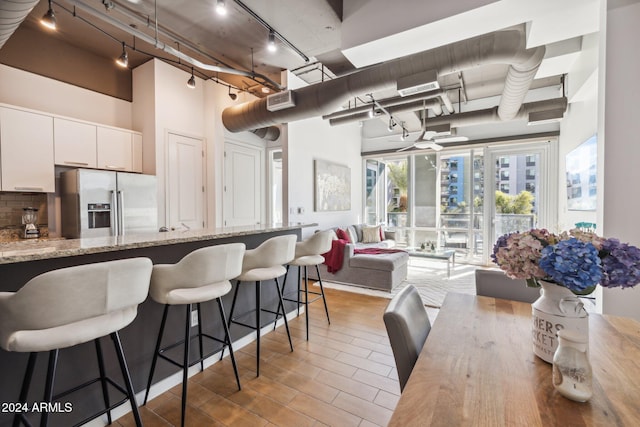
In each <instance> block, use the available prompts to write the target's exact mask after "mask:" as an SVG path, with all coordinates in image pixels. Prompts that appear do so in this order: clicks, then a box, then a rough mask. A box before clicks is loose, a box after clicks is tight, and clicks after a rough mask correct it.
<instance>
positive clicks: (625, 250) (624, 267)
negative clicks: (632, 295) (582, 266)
mask: <svg viewBox="0 0 640 427" xmlns="http://www.w3.org/2000/svg"><path fill="white" fill-rule="evenodd" d="M602 252H603V253H604V257H603V258H602V268H603V270H604V277H603V278H602V281H601V282H600V284H601V285H602V286H605V287H608V288H613V287H617V286H620V287H623V288H630V287H632V286H635V285H636V284H637V283H640V249H638V248H637V247H635V246H630V245H628V244H627V243H620V241H619V240H618V239H613V238H612V239H607V240H605V241H604V243H603V244H602Z"/></svg>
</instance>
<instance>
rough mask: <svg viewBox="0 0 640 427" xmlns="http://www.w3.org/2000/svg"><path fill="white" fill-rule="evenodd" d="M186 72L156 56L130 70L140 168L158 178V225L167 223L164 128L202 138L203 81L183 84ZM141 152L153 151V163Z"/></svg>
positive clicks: (165, 130)
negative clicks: (140, 140)
mask: <svg viewBox="0 0 640 427" xmlns="http://www.w3.org/2000/svg"><path fill="white" fill-rule="evenodd" d="M190 75H191V74H190V73H187V72H185V71H182V70H180V69H177V68H176V67H173V66H171V65H169V64H166V63H164V62H162V61H160V60H157V59H153V60H151V61H148V62H147V63H145V64H144V65H142V66H140V67H138V68H136V69H135V70H134V71H133V86H134V92H133V111H134V112H133V115H134V117H135V122H136V124H139V125H142V126H143V128H142V129H141V131H142V138H143V168H144V172H146V173H155V175H156V177H157V179H158V206H159V209H158V224H159V225H167V224H166V222H167V208H168V206H167V204H166V191H167V182H166V177H167V174H166V167H167V158H166V154H167V140H168V138H167V134H168V132H169V131H171V132H176V133H179V134H181V135H186V136H189V137H192V138H200V139H202V138H204V108H203V106H204V85H203V82H202V80H200V79H197V80H196V82H197V84H196V87H195V88H194V89H190V88H189V87H187V80H188V79H189V77H190ZM149 99H152V100H153V101H152V102H149ZM145 152H147V153H148V154H149V153H154V154H155V163H153V162H152V161H151V160H150V159H151V158H150V157H149V156H148V155H147V157H146V161H145V157H144V153H145ZM154 166H155V169H152V168H153V167H154Z"/></svg>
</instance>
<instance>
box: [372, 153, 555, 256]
mask: <svg viewBox="0 0 640 427" xmlns="http://www.w3.org/2000/svg"><path fill="white" fill-rule="evenodd" d="M365 165H366V184H365V194H366V196H365V197H366V199H365V218H366V221H367V222H368V223H370V224H375V223H381V222H386V224H387V226H388V227H390V228H394V229H395V230H396V237H397V244H398V246H400V247H425V248H426V247H429V248H430V247H431V246H433V247H434V248H435V249H436V250H449V249H450V250H455V251H456V253H457V254H458V258H457V259H460V260H465V261H467V262H472V263H478V264H488V263H489V262H490V259H489V256H490V254H491V250H492V248H493V243H494V242H495V240H496V238H497V237H498V236H500V235H502V234H504V233H508V232H511V231H517V230H524V229H528V228H532V227H548V228H552V225H553V224H555V222H556V219H555V218H556V215H557V214H556V210H557V209H556V199H557V193H556V190H555V186H554V185H553V183H555V182H557V175H556V172H555V171H556V170H557V161H556V160H555V152H554V147H553V145H552V144H551V143H550V142H549V141H543V142H538V143H528V144H510V145H506V144H504V145H496V146H478V147H473V148H465V149H458V150H446V149H445V150H442V151H440V152H437V153H436V152H433V151H427V152H422V153H417V154H412V155H405V156H402V157H397V156H393V157H388V158H382V159H376V160H373V159H367V160H366V161H365ZM383 218H384V219H383ZM487 218H488V219H489V220H486V219H487Z"/></svg>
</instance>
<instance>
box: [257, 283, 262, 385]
mask: <svg viewBox="0 0 640 427" xmlns="http://www.w3.org/2000/svg"><path fill="white" fill-rule="evenodd" d="M261 289H262V282H260V281H258V282H256V334H257V339H256V341H257V342H256V345H257V346H258V347H257V350H256V358H257V360H256V376H257V377H259V376H260V332H261V330H260V329H261V327H260V312H261V311H262V304H261V303H260V294H261V292H260V291H261Z"/></svg>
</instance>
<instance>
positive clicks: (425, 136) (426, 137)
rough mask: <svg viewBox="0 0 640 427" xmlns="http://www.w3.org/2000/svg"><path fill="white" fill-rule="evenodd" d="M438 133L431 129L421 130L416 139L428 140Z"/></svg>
mask: <svg viewBox="0 0 640 427" xmlns="http://www.w3.org/2000/svg"><path fill="white" fill-rule="evenodd" d="M437 134H438V132H434V131H432V130H428V131H423V132H422V134H421V138H419V139H417V140H416V141H420V140H422V141H428V140H430V139H433V137H434V136H436V135H437Z"/></svg>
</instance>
